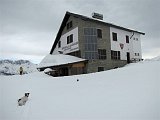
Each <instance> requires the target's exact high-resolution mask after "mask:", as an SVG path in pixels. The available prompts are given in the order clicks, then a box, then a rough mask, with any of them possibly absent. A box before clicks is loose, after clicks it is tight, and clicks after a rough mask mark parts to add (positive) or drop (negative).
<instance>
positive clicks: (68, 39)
mask: <svg viewBox="0 0 160 120" xmlns="http://www.w3.org/2000/svg"><path fill="white" fill-rule="evenodd" d="M72 42H73V34H71V35H70V36H67V44H69V43H72Z"/></svg>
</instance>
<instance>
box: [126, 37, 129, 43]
mask: <svg viewBox="0 0 160 120" xmlns="http://www.w3.org/2000/svg"><path fill="white" fill-rule="evenodd" d="M126 43H129V36H128V35H126Z"/></svg>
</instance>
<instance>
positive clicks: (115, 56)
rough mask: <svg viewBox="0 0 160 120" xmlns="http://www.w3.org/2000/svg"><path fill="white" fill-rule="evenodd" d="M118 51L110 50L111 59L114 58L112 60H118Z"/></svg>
mask: <svg viewBox="0 0 160 120" xmlns="http://www.w3.org/2000/svg"><path fill="white" fill-rule="evenodd" d="M120 56H121V54H120V51H113V50H111V59H114V60H120Z"/></svg>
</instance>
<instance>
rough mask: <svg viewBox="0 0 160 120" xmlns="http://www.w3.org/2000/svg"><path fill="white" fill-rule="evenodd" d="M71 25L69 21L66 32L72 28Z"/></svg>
mask: <svg viewBox="0 0 160 120" xmlns="http://www.w3.org/2000/svg"><path fill="white" fill-rule="evenodd" d="M72 26H73V24H72V21H70V22H69V23H67V30H68V29H70V28H72Z"/></svg>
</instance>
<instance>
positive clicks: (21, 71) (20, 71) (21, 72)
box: [19, 67, 23, 75]
mask: <svg viewBox="0 0 160 120" xmlns="http://www.w3.org/2000/svg"><path fill="white" fill-rule="evenodd" d="M19 74H20V75H22V74H23V68H22V67H20V68H19Z"/></svg>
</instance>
